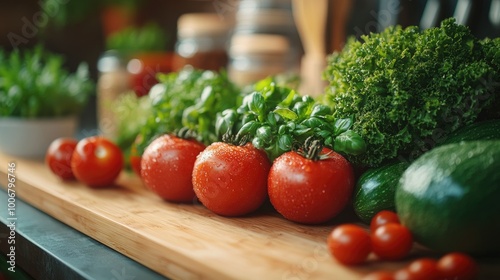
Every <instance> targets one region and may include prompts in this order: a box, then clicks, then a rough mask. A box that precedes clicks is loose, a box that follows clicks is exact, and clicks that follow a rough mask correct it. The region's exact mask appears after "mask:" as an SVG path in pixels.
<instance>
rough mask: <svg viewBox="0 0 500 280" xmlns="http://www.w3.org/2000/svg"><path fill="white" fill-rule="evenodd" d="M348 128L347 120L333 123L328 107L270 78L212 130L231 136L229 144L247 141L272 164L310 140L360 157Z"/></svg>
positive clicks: (358, 140) (359, 144)
mask: <svg viewBox="0 0 500 280" xmlns="http://www.w3.org/2000/svg"><path fill="white" fill-rule="evenodd" d="M351 124H352V120H351V119H338V120H337V121H335V119H334V118H333V116H332V111H331V109H330V107H328V106H326V105H323V104H318V103H317V102H316V101H315V100H314V99H313V98H312V97H310V96H307V95H306V96H301V95H299V94H298V93H296V92H295V90H292V89H290V88H288V87H285V86H280V85H278V84H277V83H276V82H275V81H274V80H273V78H271V77H270V78H267V79H264V80H262V81H260V82H258V83H256V84H255V85H254V91H253V92H251V93H249V94H248V95H245V97H244V99H243V102H242V104H241V105H240V106H239V107H238V108H236V109H227V110H224V111H223V112H221V113H220V115H219V117H218V119H217V123H216V127H215V129H216V132H217V133H218V135H219V136H221V135H227V134H228V135H234V138H235V139H231V140H232V141H234V142H236V143H238V142H240V141H241V140H242V139H243V140H246V141H251V142H252V144H253V145H254V146H255V147H256V148H258V149H262V150H264V151H265V152H266V153H267V155H268V157H269V159H270V160H271V161H272V160H274V159H275V158H277V157H278V156H280V155H281V154H283V153H285V152H288V151H290V150H292V149H294V148H295V147H296V146H299V147H302V146H303V145H304V143H305V142H306V139H308V138H310V137H313V138H314V139H316V140H319V141H320V142H321V143H322V144H323V145H325V146H328V147H331V148H333V149H334V150H336V151H338V152H342V153H350V154H360V153H363V152H364V150H365V144H364V141H363V139H362V138H361V137H359V135H358V134H357V133H355V132H353V131H352V130H350V127H351ZM243 142H245V141H243Z"/></svg>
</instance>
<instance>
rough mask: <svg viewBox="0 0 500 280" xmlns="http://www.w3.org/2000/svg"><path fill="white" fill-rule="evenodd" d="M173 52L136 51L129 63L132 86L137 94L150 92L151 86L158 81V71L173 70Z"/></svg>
mask: <svg viewBox="0 0 500 280" xmlns="http://www.w3.org/2000/svg"><path fill="white" fill-rule="evenodd" d="M172 57H173V53H172V52H166V51H165V52H159V51H157V52H142V53H136V54H134V55H133V56H132V58H131V59H130V60H129V61H128V63H127V71H128V72H129V74H130V78H129V81H130V88H131V89H132V90H133V91H134V92H135V94H136V95H137V96H139V97H140V96H144V95H147V94H148V93H149V90H150V89H151V87H153V86H154V85H155V84H157V83H158V80H157V79H156V75H157V74H158V73H168V72H171V71H172Z"/></svg>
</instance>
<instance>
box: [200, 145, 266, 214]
mask: <svg viewBox="0 0 500 280" xmlns="http://www.w3.org/2000/svg"><path fill="white" fill-rule="evenodd" d="M270 166H271V164H270V163H269V160H268V159H267V156H266V154H265V153H264V152H263V151H261V150H258V149H256V148H255V147H254V146H252V145H251V144H246V145H244V146H235V145H231V144H227V143H222V142H216V143H213V144H211V145H210V146H208V147H207V148H206V149H205V150H204V151H203V152H202V153H201V154H200V155H199V156H198V158H197V159H196V162H195V165H194V169H193V187H194V191H195V193H196V195H197V196H198V199H199V200H200V202H201V203H202V204H203V205H205V207H207V208H208V209H209V210H211V211H213V212H214V213H217V214H219V215H223V216H240V215H245V214H248V213H250V212H253V211H255V210H257V209H258V208H259V207H260V206H261V205H262V203H263V202H264V200H265V199H266V197H267V176H268V174H269V168H270Z"/></svg>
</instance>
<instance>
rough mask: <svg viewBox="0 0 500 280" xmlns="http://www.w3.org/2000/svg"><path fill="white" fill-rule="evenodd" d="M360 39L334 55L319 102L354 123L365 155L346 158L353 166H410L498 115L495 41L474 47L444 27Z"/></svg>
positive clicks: (449, 23)
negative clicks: (403, 161)
mask: <svg viewBox="0 0 500 280" xmlns="http://www.w3.org/2000/svg"><path fill="white" fill-rule="evenodd" d="M362 39H363V41H364V42H359V41H356V40H354V39H350V40H349V41H348V42H347V43H346V45H345V47H344V49H343V50H342V52H340V53H334V54H332V55H331V56H330V57H329V59H328V67H327V69H326V71H325V73H324V77H325V79H327V80H328V81H329V87H328V88H327V92H326V95H325V96H324V102H325V103H326V104H328V105H329V106H331V107H332V108H334V111H333V116H334V117H344V116H352V117H353V120H354V123H353V126H352V130H353V131H355V132H357V133H358V134H359V135H360V136H361V137H362V138H363V139H364V140H365V141H366V144H367V151H366V153H364V154H362V155H350V156H348V159H349V160H351V161H352V162H353V163H355V164H357V165H362V166H371V167H376V166H380V165H381V164H382V163H383V162H385V161H387V160H389V159H392V158H396V157H405V158H407V159H409V160H410V161H411V160H413V159H415V158H417V157H418V156H419V155H421V154H422V153H424V152H425V151H427V150H429V149H430V148H432V147H433V146H434V145H435V144H436V143H437V141H436V140H437V139H442V137H445V136H446V135H448V134H450V133H451V132H453V131H455V130H457V129H459V128H461V127H463V126H465V125H470V124H472V123H473V122H475V121H476V120H477V118H478V116H479V115H480V113H481V114H482V115H484V116H489V117H491V116H492V115H499V112H498V106H499V104H500V97H499V96H500V38H496V39H494V40H489V39H485V40H479V39H477V38H476V37H474V36H473V35H472V34H471V32H470V30H469V29H468V28H467V27H466V26H462V25H458V24H456V23H455V21H454V19H447V20H444V21H443V22H442V23H441V26H440V27H437V28H430V29H426V30H424V31H420V30H419V29H418V27H415V26H411V27H408V28H406V29H403V28H402V27H400V26H396V27H389V28H387V29H386V30H385V31H383V32H381V33H378V34H375V33H373V34H371V35H369V36H364V37H362ZM495 102H496V103H495ZM488 112H490V113H491V114H488Z"/></svg>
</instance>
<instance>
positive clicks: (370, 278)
mask: <svg viewBox="0 0 500 280" xmlns="http://www.w3.org/2000/svg"><path fill="white" fill-rule="evenodd" d="M362 280H395V278H394V276H393V274H392V273H391V272H387V271H375V272H372V273H370V274H367V275H365V276H364V277H363V279H362Z"/></svg>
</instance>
